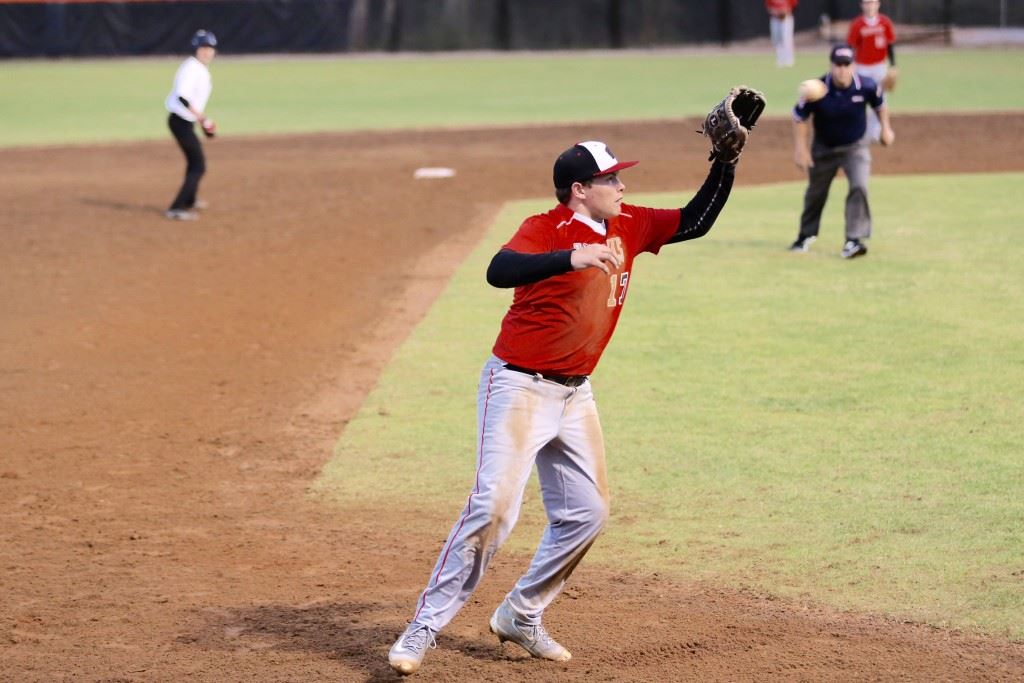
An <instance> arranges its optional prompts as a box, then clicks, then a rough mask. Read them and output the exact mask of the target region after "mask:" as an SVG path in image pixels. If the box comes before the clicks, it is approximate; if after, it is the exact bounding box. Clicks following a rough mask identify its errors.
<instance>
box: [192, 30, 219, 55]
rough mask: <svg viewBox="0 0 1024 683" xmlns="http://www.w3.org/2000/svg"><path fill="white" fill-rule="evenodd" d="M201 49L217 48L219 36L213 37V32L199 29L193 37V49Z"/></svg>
mask: <svg viewBox="0 0 1024 683" xmlns="http://www.w3.org/2000/svg"><path fill="white" fill-rule="evenodd" d="M201 47H217V36H215V35H213V31H207V30H204V29H199V30H198V31H196V34H195V35H194V36H192V49H193V50H198V49H199V48H201Z"/></svg>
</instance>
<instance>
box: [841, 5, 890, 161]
mask: <svg viewBox="0 0 1024 683" xmlns="http://www.w3.org/2000/svg"><path fill="white" fill-rule="evenodd" d="M860 6H861V10H862V11H863V14H861V15H860V16H859V17H857V18H856V19H854V20H853V21H852V22H850V29H849V31H847V34H846V42H847V44H848V45H849V46H850V47H852V48H853V54H854V71H856V72H857V74H859V75H861V76H867V77H868V78H870V79H871V80H873V81H874V82H875V83H878V84H879V85H880V86H882V87H883V89H884V85H885V83H886V82H887V81H888V80H889V79H887V78H886V75H887V74H891V78H892V79H895V77H896V74H897V71H896V51H895V48H894V44H895V43H896V28H895V27H894V26H893V23H892V20H891V19H889V17H887V16H885V15H884V14H882V13H881V12H880V11H879V10H880V6H881V2H879V0H863V2H861V3H860ZM881 132H882V124H881V123H880V122H879V121H878V116H876V115H875V113H874V111H870V112H869V113H868V137H869V138H870V139H871V140H872V141H873V142H878V141H879V137H880V136H881Z"/></svg>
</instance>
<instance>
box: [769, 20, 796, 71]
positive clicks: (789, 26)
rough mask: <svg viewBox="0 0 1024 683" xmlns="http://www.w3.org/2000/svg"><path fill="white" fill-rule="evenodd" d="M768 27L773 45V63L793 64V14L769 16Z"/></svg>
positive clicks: (781, 64) (778, 64) (777, 64)
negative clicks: (782, 16) (779, 16)
mask: <svg viewBox="0 0 1024 683" xmlns="http://www.w3.org/2000/svg"><path fill="white" fill-rule="evenodd" d="M768 29H769V33H770V34H771V37H772V45H773V46H774V47H775V65H776V66H793V15H792V14H787V15H786V16H785V17H784V18H782V19H780V18H778V17H770V18H769V19H768Z"/></svg>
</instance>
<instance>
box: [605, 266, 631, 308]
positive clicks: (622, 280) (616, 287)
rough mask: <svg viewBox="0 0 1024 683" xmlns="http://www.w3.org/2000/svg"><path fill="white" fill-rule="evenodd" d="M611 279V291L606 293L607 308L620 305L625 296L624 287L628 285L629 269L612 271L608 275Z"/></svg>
mask: <svg viewBox="0 0 1024 683" xmlns="http://www.w3.org/2000/svg"><path fill="white" fill-rule="evenodd" d="M608 279H609V280H610V281H611V291H610V292H609V294H608V308H614V307H616V306H621V305H622V302H623V300H624V299H625V298H626V287H628V286H629V271H628V270H627V271H626V272H625V273H621V274H619V273H612V274H611V275H609V276H608Z"/></svg>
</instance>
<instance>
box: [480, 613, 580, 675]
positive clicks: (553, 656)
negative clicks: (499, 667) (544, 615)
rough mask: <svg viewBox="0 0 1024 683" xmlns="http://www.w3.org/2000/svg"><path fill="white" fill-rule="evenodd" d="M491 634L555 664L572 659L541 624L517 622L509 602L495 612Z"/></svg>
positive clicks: (492, 618)
mask: <svg viewBox="0 0 1024 683" xmlns="http://www.w3.org/2000/svg"><path fill="white" fill-rule="evenodd" d="M491 633H493V634H494V635H496V636H498V641H499V642H502V643H504V642H505V641H506V640H508V641H511V642H513V643H515V644H516V645H519V646H520V647H522V648H523V649H524V650H526V651H527V652H529V653H530V654H531V655H533V656H534V657H539V658H541V659H550V660H551V661H553V662H568V661H569V660H570V659H572V653H571V652H569V651H568V650H566V649H565V648H564V647H562V646H561V645H559V644H558V643H557V642H555V640H554V638H552V637H551V636H550V635H548V632H547V630H546V629H545V628H544V627H543V626H542V625H541V624H524V623H522V622H521V621H519V620H517V619H516V613H515V612H514V611H513V610H512V607H511V606H509V604H508V601H502V603H501V604H500V605H498V609H496V610H495V611H494V615H493V616H492V617H491Z"/></svg>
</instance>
